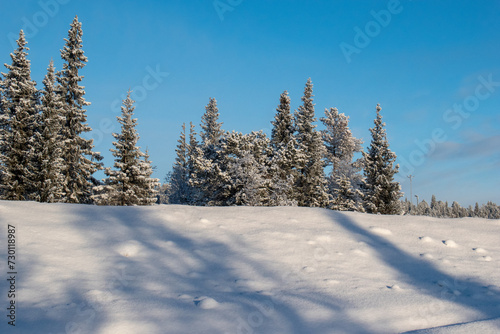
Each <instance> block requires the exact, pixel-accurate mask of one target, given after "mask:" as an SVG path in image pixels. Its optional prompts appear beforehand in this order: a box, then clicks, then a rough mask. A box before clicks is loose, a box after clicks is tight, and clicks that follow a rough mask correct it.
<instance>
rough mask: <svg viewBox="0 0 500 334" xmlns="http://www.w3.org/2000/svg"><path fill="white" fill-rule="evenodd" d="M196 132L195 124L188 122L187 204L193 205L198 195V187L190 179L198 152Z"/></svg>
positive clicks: (192, 175) (192, 176)
mask: <svg viewBox="0 0 500 334" xmlns="http://www.w3.org/2000/svg"><path fill="white" fill-rule="evenodd" d="M197 135H198V134H197V133H196V131H195V126H194V124H193V122H189V143H188V147H187V173H188V187H189V197H188V202H187V204H190V205H195V204H196V201H197V199H198V198H200V196H199V189H198V188H195V187H193V186H192V185H191V184H192V182H191V181H190V180H191V179H192V178H193V179H194V178H195V176H194V175H195V174H194V161H195V160H196V156H197V154H198V147H199V144H198V139H197Z"/></svg>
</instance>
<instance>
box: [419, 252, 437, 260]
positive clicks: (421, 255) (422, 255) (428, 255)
mask: <svg viewBox="0 0 500 334" xmlns="http://www.w3.org/2000/svg"><path fill="white" fill-rule="evenodd" d="M420 257H422V258H424V259H427V260H432V259H434V255H432V254H429V253H422V254H420Z"/></svg>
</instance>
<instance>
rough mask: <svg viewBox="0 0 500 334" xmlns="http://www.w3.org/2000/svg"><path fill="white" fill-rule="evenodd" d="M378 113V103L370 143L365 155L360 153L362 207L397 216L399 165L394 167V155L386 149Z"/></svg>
mask: <svg viewBox="0 0 500 334" xmlns="http://www.w3.org/2000/svg"><path fill="white" fill-rule="evenodd" d="M381 110H382V108H381V107H380V104H377V117H376V119H375V121H374V124H375V126H374V127H373V128H371V129H370V132H371V135H372V140H371V144H370V147H368V153H366V152H363V158H364V173H365V183H364V191H365V204H366V209H367V211H368V212H369V213H381V214H400V213H401V204H400V202H399V198H400V197H401V196H402V194H401V186H400V184H399V183H398V182H396V181H394V175H395V174H396V173H397V172H398V169H399V166H398V165H396V166H394V162H395V161H396V154H395V153H393V152H392V151H391V150H390V149H389V142H388V141H387V135H386V130H385V128H384V127H385V123H383V122H382V116H381V115H380V111H381Z"/></svg>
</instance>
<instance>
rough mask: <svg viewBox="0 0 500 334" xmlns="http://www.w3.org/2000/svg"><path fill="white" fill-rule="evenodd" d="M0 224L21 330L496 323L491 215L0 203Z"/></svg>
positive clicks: (338, 328) (379, 328)
mask: <svg viewBox="0 0 500 334" xmlns="http://www.w3.org/2000/svg"><path fill="white" fill-rule="evenodd" d="M7 224H13V225H15V226H16V229H17V230H18V236H19V238H18V250H19V254H20V258H19V266H20V270H19V275H20V278H21V277H22V279H20V280H19V293H18V296H17V302H18V303H19V310H22V311H19V313H18V314H19V316H18V328H16V329H18V330H20V332H21V333H26V334H31V333H40V332H43V333H49V334H50V333H53V334H60V333H97V334H100V333H102V334H107V333H118V332H119V333H125V334H126V333H138V332H144V333H151V334H156V333H158V334H159V333H194V332H199V333H404V332H415V333H433V334H434V333H450V330H453V331H452V332H453V333H456V332H458V331H459V330H469V331H468V333H474V332H477V333H479V332H480V333H496V332H498V331H500V325H499V323H498V318H500V268H499V266H498V262H497V261H498V259H499V255H500V244H499V243H498V240H499V239H498V235H500V234H499V232H500V223H499V222H498V221H495V220H483V219H432V218H423V217H406V216H380V215H367V214H360V213H340V212H333V211H329V210H323V209H312V208H293V207H279V208H263V207H261V208H252V207H224V208H215V207H189V206H175V205H172V206H171V205H162V206H153V207H96V206H86V205H68V204H40V203H29V202H4V201H1V202H0V231H1V233H2V235H0V237H1V238H2V239H1V240H6V236H5V233H6V231H5V228H6V226H7ZM5 251H6V250H3V252H5ZM487 258H488V260H487ZM2 284H5V283H2ZM2 288H4V286H2ZM5 326H6V324H5V323H2V324H1V325H0V327H1V332H4V330H5ZM471 328H472V329H473V330H472V331H471ZM476 329H477V331H476Z"/></svg>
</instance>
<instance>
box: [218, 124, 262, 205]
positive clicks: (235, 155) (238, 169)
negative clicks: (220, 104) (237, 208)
mask: <svg viewBox="0 0 500 334" xmlns="http://www.w3.org/2000/svg"><path fill="white" fill-rule="evenodd" d="M222 150H223V153H224V154H223V156H224V164H225V165H226V166H228V174H229V178H230V180H229V187H228V193H229V194H228V197H227V200H226V204H227V205H251V206H261V205H268V203H269V192H268V189H269V185H268V183H269V176H268V174H269V172H268V171H269V167H268V165H269V157H270V155H271V151H270V147H269V139H268V138H267V136H266V134H265V133H263V132H262V131H259V132H252V133H250V134H245V135H244V134H242V133H239V132H234V131H233V132H231V133H227V134H226V135H225V136H224V137H223V141H222Z"/></svg>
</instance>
